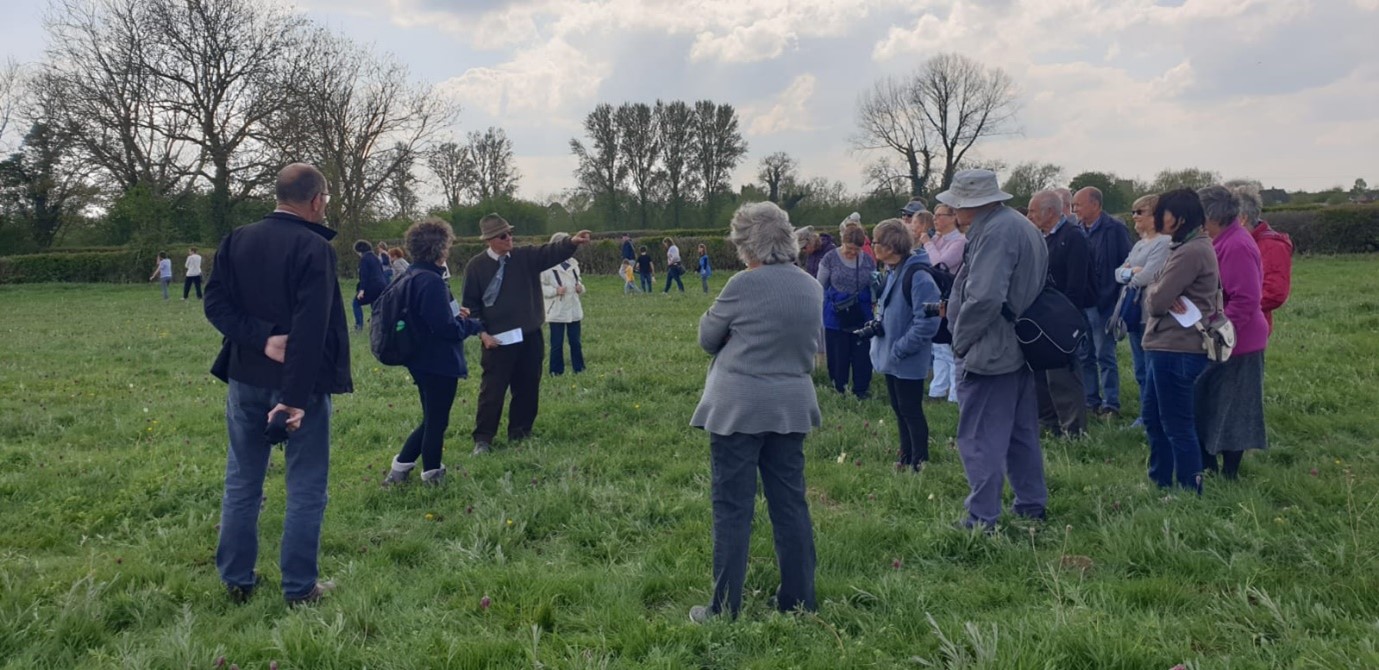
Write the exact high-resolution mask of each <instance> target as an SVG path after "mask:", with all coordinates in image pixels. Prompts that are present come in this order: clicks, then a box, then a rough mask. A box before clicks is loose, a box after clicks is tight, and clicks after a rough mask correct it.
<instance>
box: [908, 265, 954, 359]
mask: <svg viewBox="0 0 1379 670" xmlns="http://www.w3.org/2000/svg"><path fill="white" fill-rule="evenodd" d="M920 267H922V268H924V269H925V271H927V272H928V273H929V276H930V277H933V278H934V283H935V284H938V294H939V299H940V300H947V299H948V294H950V293H952V292H953V282H954V280H956V279H957V277H956V276H954V275H953V273H952V272H951V271H950V270H949V269H948V266H947V265H945V264H943V263H939V264H938V265H921V266H920ZM907 279H909V277H907ZM909 296H910V282H908V281H907V282H905V297H906V298H907V299H908V298H909ZM910 304H912V305H913V304H914V301H911V302H910ZM932 341H933V343H934V344H951V343H952V342H953V332H952V331H950V330H948V317H946V316H945V317H943V319H942V320H940V321H939V322H938V332H937V333H934V338H933V340H932Z"/></svg>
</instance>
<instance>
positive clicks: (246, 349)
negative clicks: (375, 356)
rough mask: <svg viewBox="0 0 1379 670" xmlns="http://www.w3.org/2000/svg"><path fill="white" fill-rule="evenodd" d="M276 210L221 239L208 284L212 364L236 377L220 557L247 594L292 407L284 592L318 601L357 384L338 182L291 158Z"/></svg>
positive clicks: (225, 376)
mask: <svg viewBox="0 0 1379 670" xmlns="http://www.w3.org/2000/svg"><path fill="white" fill-rule="evenodd" d="M276 191H277V208H276V209H275V210H274V211H273V212H272V213H270V214H269V215H267V216H265V217H264V218H263V220H261V221H259V222H257V223H251V224H249V225H247V226H244V227H241V228H238V229H236V230H234V231H231V233H230V234H229V235H227V236H226V237H225V240H224V241H222V242H221V243H220V248H219V249H218V250H217V251H216V254H215V265H214V266H213V270H214V271H213V272H212V274H211V278H210V281H209V282H207V284H206V298H205V312H206V318H207V319H208V320H209V321H210V322H211V324H212V325H214V326H215V327H216V330H219V331H220V333H221V334H222V335H223V336H224V343H223V345H222V346H221V349H220V355H219V356H217V357H216V360H215V364H214V365H213V366H212V367H211V374H213V375H215V376H216V377H217V378H219V379H220V380H222V381H225V382H227V383H228V384H229V385H230V390H229V394H228V396H227V397H226V400H225V417H226V426H227V429H228V432H229V438H230V449H229V454H228V457H227V459H226V465H225V495H224V498H223V499H222V501H221V507H220V543H219V546H218V548H217V549H216V567H217V569H219V571H220V579H221V581H222V582H224V583H225V587H226V589H227V590H228V591H229V594H230V597H231V599H233V600H235V601H236V602H244V601H245V600H247V599H248V598H249V596H250V595H251V594H252V593H253V592H254V589H255V587H256V586H257V584H258V576H257V575H256V574H255V572H254V563H255V561H256V559H257V557H258V548H259V545H258V521H259V510H260V507H261V504H262V500H263V479H264V474H265V472H266V471H267V469H268V458H269V454H270V453H271V452H272V447H271V445H270V444H269V443H268V438H267V437H266V435H265V431H266V429H267V428H268V425H269V421H270V419H271V418H272V417H273V416H274V415H277V414H286V415H287V430H288V431H289V432H288V435H289V436H288V438H287V445H286V447H285V449H284V452H285V460H286V465H287V475H286V478H287V510H286V515H285V518H284V520H283V535H282V550H281V558H280V561H279V565H280V567H281V570H282V594H283V597H284V598H285V599H286V600H287V602H288V604H289V605H299V604H305V603H312V602H315V601H317V600H320V599H321V597H322V595H324V594H325V593H326V592H327V591H330V590H331V589H333V588H334V587H335V585H334V583H333V582H329V581H325V582H323V581H318V569H317V554H318V553H319V551H320V543H321V521H322V519H323V517H324V516H325V511H326V477H327V474H328V472H329V470H330V417H331V401H330V396H331V395H332V394H336V393H350V392H352V391H354V384H353V381H352V380H351V378H350V345H349V326H348V325H347V323H346V321H345V305H344V301H343V300H342V299H341V297H340V280H339V279H338V278H337V275H336V256H335V249H334V248H333V247H332V246H331V245H330V240H331V238H333V237H335V231H333V230H331V229H329V228H327V227H326V226H325V225H323V224H324V222H325V213H326V203H328V202H329V201H330V190H329V188H328V187H327V185H326V178H325V177H324V176H323V175H322V174H321V172H320V170H317V169H316V168H315V167H312V166H310V165H307V164H305V163H293V164H291V165H288V166H287V167H285V168H283V169H282V171H281V172H279V173H278V181H277V187H276Z"/></svg>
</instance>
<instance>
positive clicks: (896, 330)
mask: <svg viewBox="0 0 1379 670" xmlns="http://www.w3.org/2000/svg"><path fill="white" fill-rule="evenodd" d="M917 265H929V254H927V253H925V252H924V249H916V250H915V251H914V253H912V254H910V256H909V257H908V258H906V259H905V261H904V262H903V263H901V264H900V265H899V266H898V267H896V268H895V269H893V270H891V272H890V274H889V275H888V277H887V279H886V287H885V289H883V290H882V292H881V299H880V301H879V305H880V307H881V325H882V328H883V331H884V334H882V335H878V336H877V337H874V338H872V341H871V364H872V367H873V368H875V369H876V371H877V372H881V373H883V374H888V375H893V376H895V377H898V378H900V379H924V378H925V377H927V376H928V375H929V362H930V358H931V356H932V354H933V339H934V333H937V332H938V327H939V321H940V319H939V317H937V316H925V315H924V303H934V302H938V301H939V300H940V297H941V296H940V294H939V290H938V284H935V283H934V278H933V277H931V276H929V273H928V272H925V271H924V270H916V271H915V272H914V273H913V275H911V277H910V296H911V298H912V300H913V302H907V301H906V300H905V289H904V288H903V287H901V286H899V285H898V284H899V283H900V282H901V280H902V279H903V278H904V277H905V275H907V274H910V268H911V267H912V266H917Z"/></svg>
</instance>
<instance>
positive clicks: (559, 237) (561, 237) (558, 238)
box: [551, 233, 570, 244]
mask: <svg viewBox="0 0 1379 670" xmlns="http://www.w3.org/2000/svg"><path fill="white" fill-rule="evenodd" d="M569 237H570V234H569V233H556V234H554V235H552V236H551V244H555V243H556V242H564V241H565V240H567V239H569Z"/></svg>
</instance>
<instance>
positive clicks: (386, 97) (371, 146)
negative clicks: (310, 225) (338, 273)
mask: <svg viewBox="0 0 1379 670" xmlns="http://www.w3.org/2000/svg"><path fill="white" fill-rule="evenodd" d="M309 45H310V48H309V49H303V50H302V54H303V58H304V59H305V60H303V61H300V62H298V63H296V64H294V65H295V67H296V70H297V77H296V78H295V79H293V81H292V83H291V89H290V90H291V93H292V94H293V98H294V100H295V103H294V105H293V106H292V107H291V108H290V112H289V114H288V115H284V116H280V117H279V121H280V123H281V124H282V127H283V128H290V129H293V130H292V132H293V135H292V137H295V138H296V141H297V143H298V145H299V149H298V151H299V152H300V154H299V155H300V156H301V157H302V158H310V159H314V160H315V161H317V164H318V166H319V167H320V168H321V171H322V172H324V173H325V175H326V178H327V179H328V180H329V181H330V183H331V186H332V196H333V197H332V198H331V201H330V210H331V211H330V214H331V216H332V218H335V219H336V220H338V221H340V223H341V229H342V231H344V232H345V233H346V234H345V238H353V237H358V236H359V235H358V233H359V232H360V230H361V229H362V227H363V222H364V219H365V217H366V216H367V215H368V213H369V212H370V209H371V208H372V207H373V206H374V205H375V201H376V200H377V199H378V198H379V196H380V195H382V194H383V193H384V191H385V189H386V187H387V185H388V184H389V182H390V180H392V179H393V178H394V177H395V176H396V175H397V174H398V172H400V171H402V170H404V169H406V168H408V167H410V165H411V164H412V162H413V161H414V160H415V157H416V155H417V153H418V152H419V151H420V149H421V147H422V146H423V145H424V144H425V143H426V142H427V141H428V140H430V138H431V137H432V136H433V135H435V134H436V133H437V132H438V131H439V130H440V129H441V127H443V126H444V125H446V124H447V123H449V122H450V121H451V119H452V118H453V117H454V115H455V113H456V111H457V110H456V109H455V108H454V107H453V106H452V105H451V104H450V103H448V102H446V101H444V99H442V98H440V97H438V96H434V95H431V92H430V90H429V89H428V88H426V87H424V86H420V85H416V84H413V83H411V82H410V81H409V79H410V75H409V73H408V71H407V68H406V67H405V66H403V65H402V64H401V63H400V62H398V61H397V59H395V58H392V57H386V58H385V57H378V56H376V55H374V54H373V53H371V52H370V51H369V50H368V49H365V48H363V47H361V46H360V45H358V44H356V43H354V42H352V41H350V40H348V39H346V38H344V37H340V36H336V35H332V34H329V33H326V32H324V31H318V32H316V33H314V34H312V36H311V37H310V42H309Z"/></svg>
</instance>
